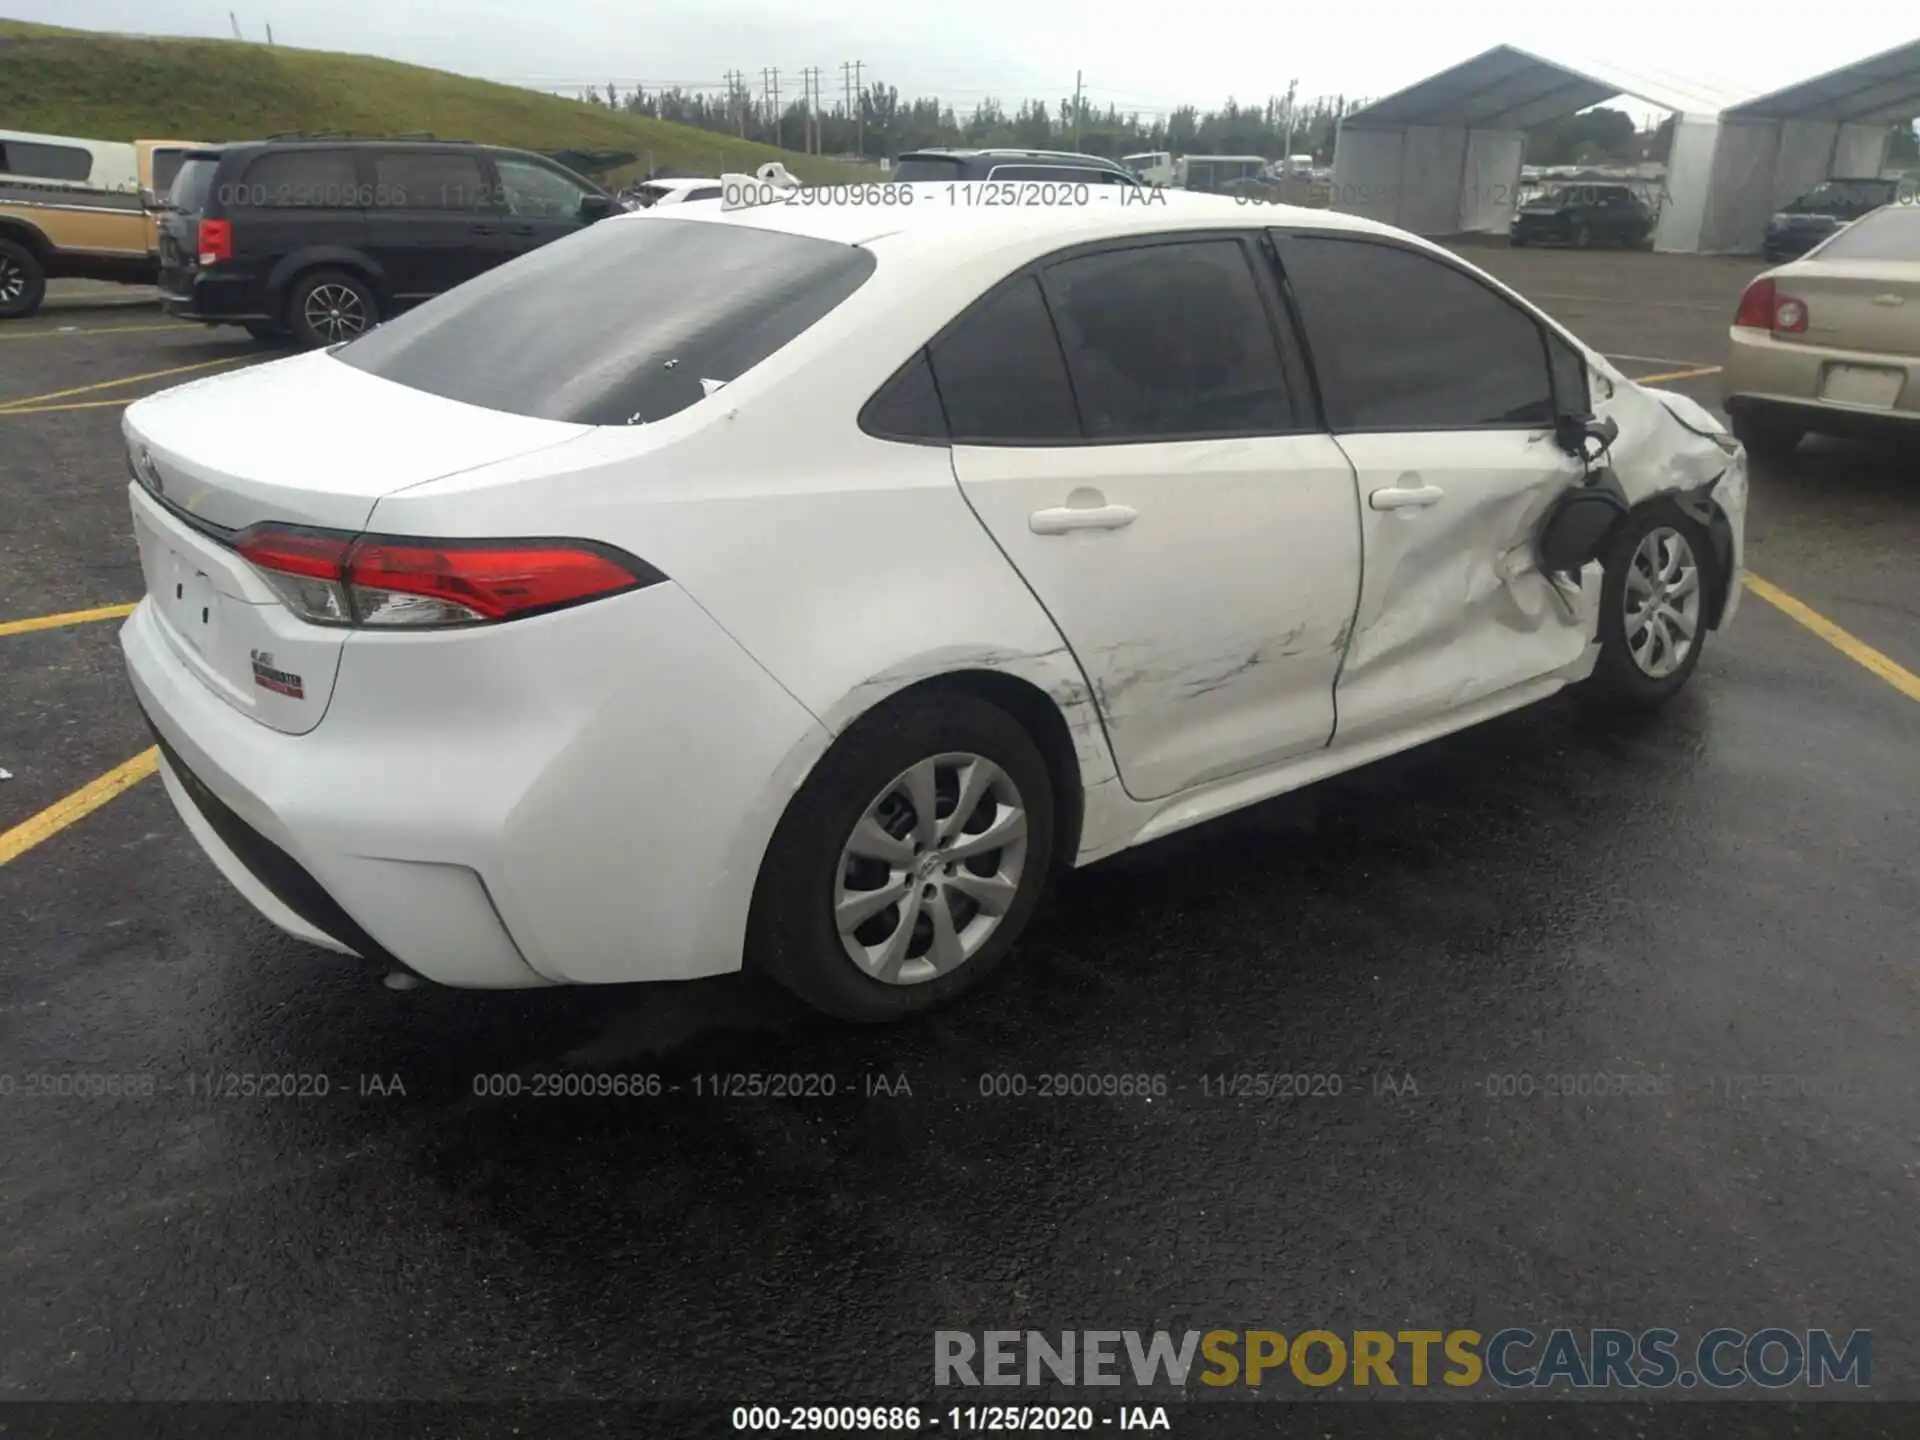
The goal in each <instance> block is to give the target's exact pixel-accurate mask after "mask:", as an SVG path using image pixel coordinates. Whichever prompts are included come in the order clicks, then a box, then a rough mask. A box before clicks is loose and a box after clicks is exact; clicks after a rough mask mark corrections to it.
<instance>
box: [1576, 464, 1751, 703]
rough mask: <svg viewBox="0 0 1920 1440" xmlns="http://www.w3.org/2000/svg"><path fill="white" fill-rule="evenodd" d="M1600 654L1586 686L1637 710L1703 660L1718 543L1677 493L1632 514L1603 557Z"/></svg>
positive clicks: (1669, 691) (1668, 694) (1676, 685)
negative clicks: (1684, 507) (1680, 502)
mask: <svg viewBox="0 0 1920 1440" xmlns="http://www.w3.org/2000/svg"><path fill="white" fill-rule="evenodd" d="M1603 561H1604V564H1605V567H1606V577H1605V579H1604V580H1603V581H1602V582H1601V586H1600V659H1599V661H1598V662H1597V663H1596V664H1595V665H1594V668H1593V675H1592V677H1591V678H1590V679H1589V680H1588V682H1587V693H1588V694H1589V696H1591V697H1592V698H1594V699H1597V700H1599V701H1601V702H1603V703H1606V704H1610V705H1616V706H1625V707H1629V708H1636V709H1647V708H1651V707H1653V706H1656V705H1660V704H1663V703H1664V702H1666V701H1667V700H1670V699H1672V698H1673V696H1675V695H1677V694H1678V693H1679V692H1680V691H1681V690H1682V689H1683V688H1684V687H1685V686H1686V683H1687V681H1688V680H1689V679H1690V678H1691V677H1692V675H1693V672H1694V669H1695V667H1696V666H1698V665H1699V663H1700V652H1701V650H1702V649H1703V648H1704V646H1705V645H1706V640H1707V617H1708V613H1709V606H1710V605H1711V603H1712V599H1713V597H1714V596H1715V595H1716V594H1718V593H1719V576H1718V574H1717V573H1716V569H1715V567H1716V564H1717V562H1716V560H1715V556H1714V549H1713V542H1712V540H1711V539H1710V538H1709V536H1708V535H1707V532H1706V531H1705V530H1704V529H1703V528H1702V527H1701V526H1700V524H1699V522H1698V521H1696V520H1695V519H1694V518H1693V517H1692V516H1690V515H1688V514H1687V513H1686V512H1685V511H1684V510H1682V509H1681V508H1680V507H1679V506H1678V505H1676V504H1674V503H1673V502H1672V501H1671V500H1656V501H1653V502H1652V503H1650V504H1647V505H1643V506H1641V507H1640V508H1639V509H1637V510H1632V511H1629V512H1628V513H1627V515H1626V516H1625V518H1623V519H1622V520H1621V521H1620V524H1619V528H1618V529H1617V530H1616V531H1615V532H1614V535H1613V538H1612V539H1611V540H1609V541H1608V542H1607V547H1606V553H1605V555H1604V557H1603Z"/></svg>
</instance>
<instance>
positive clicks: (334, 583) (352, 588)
mask: <svg viewBox="0 0 1920 1440" xmlns="http://www.w3.org/2000/svg"><path fill="white" fill-rule="evenodd" d="M237 548H238V549H239V551H240V553H241V555H243V556H244V557H246V559H247V560H248V561H249V562H250V563H251V564H252V565H253V566H254V567H255V568H256V569H257V570H259V571H260V573H261V576H262V577H263V578H264V579H265V580H266V581H267V583H268V584H269V585H271V586H272V587H273V589H274V592H275V593H276V594H277V595H279V597H280V598H281V600H282V601H284V602H285V603H286V605H287V607H288V608H289V609H290V610H292V611H293V612H294V613H295V614H296V615H299V616H300V617H301V618H302V619H304V620H310V621H312V622H314V623H315V624H319V625H364V626H385V627H396V626H406V627H414V628H420V627H434V626H445V625H475V624H487V623H490V622H495V621H501V620H514V619H518V618H519V617H521V616H523V615H534V614H539V613H541V612H543V611H547V610H557V609H560V608H561V607H563V606H567V605H578V604H580V603H581V602H582V601H585V600H597V599H600V598H602V597H603V596H607V595H618V594H620V593H622V592H623V591H627V590H635V589H638V588H640V587H641V586H643V585H651V584H654V583H655V582H657V581H659V580H663V579H665V578H666V577H665V576H663V575H661V574H660V572H659V571H657V570H655V569H654V568H653V567H652V566H650V565H647V564H645V563H644V562H642V561H639V560H636V559H634V558H633V557H632V556H630V555H625V554H622V553H621V552H620V551H618V550H614V549H612V548H611V547H609V546H604V545H595V544H591V543H589V542H586V541H580V540H524V541H474V540H416V539H411V538H405V537H397V536H387V535H363V536H360V537H358V538H355V537H353V536H350V535H343V534H338V533H334V532H326V531H311V530H294V529H278V528H273V527H263V528H260V529H257V530H253V531H249V532H248V533H247V534H245V535H243V536H242V537H241V538H240V541H239V543H238V546H237Z"/></svg>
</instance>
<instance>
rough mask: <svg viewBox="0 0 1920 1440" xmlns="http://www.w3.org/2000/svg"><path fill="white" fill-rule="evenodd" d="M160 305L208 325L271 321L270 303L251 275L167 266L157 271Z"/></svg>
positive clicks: (174, 313)
mask: <svg viewBox="0 0 1920 1440" xmlns="http://www.w3.org/2000/svg"><path fill="white" fill-rule="evenodd" d="M160 309H161V311H162V312H163V313H165V314H167V315H171V316H173V317H174V318H175V319H179V320H203V321H205V322H206V323H207V324H209V325H240V324H245V323H246V322H248V321H255V322H261V321H271V320H272V319H273V318H274V316H273V313H272V312H273V306H272V304H271V303H270V302H269V299H268V297H267V296H265V295H263V294H262V293H261V292H260V287H259V286H258V285H257V284H256V283H255V281H254V279H253V278H252V277H251V276H247V275H223V274H220V273H219V272H217V271H215V272H211V273H209V272H204V271H199V270H186V269H174V268H171V267H169V268H167V269H163V270H162V271H161V272H160Z"/></svg>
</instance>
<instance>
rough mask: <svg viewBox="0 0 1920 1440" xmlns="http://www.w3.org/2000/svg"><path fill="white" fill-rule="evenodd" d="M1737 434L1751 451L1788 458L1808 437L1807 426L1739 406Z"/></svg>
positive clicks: (1757, 455)
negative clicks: (1742, 408)
mask: <svg viewBox="0 0 1920 1440" xmlns="http://www.w3.org/2000/svg"><path fill="white" fill-rule="evenodd" d="M1732 422H1733V438H1734V439H1736V440H1738V441H1739V442H1740V443H1741V444H1742V445H1744V446H1746V447H1747V453H1748V454H1750V455H1753V456H1754V457H1755V458H1757V459H1761V460H1784V459H1786V458H1787V456H1789V455H1791V454H1792V453H1793V449H1794V447H1795V446H1796V445H1798V444H1799V443H1800V442H1801V441H1802V440H1804V439H1805V438H1806V435H1807V427H1806V426H1804V425H1796V424H1794V423H1793V422H1792V421H1790V420H1782V419H1780V418H1779V417H1778V416H1775V415H1768V414H1764V413H1756V412H1754V411H1752V410H1736V411H1735V412H1734V414H1733V416H1732Z"/></svg>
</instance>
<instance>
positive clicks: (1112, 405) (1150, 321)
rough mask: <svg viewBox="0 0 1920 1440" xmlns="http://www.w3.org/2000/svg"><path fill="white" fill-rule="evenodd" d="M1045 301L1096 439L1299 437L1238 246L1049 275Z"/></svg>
mask: <svg viewBox="0 0 1920 1440" xmlns="http://www.w3.org/2000/svg"><path fill="white" fill-rule="evenodd" d="M1046 291H1047V297H1048V299H1049V301H1050V302H1051V308H1052V312H1053V318H1054V322H1055V324H1056V325H1057V326H1058V328H1059V333H1060V342H1061V345H1062V347H1063V348H1064V349H1065V352H1066V357H1067V373H1068V375H1069V376H1071V377H1072V381H1073V391H1074V394H1075V395H1076V396H1077V397H1078V399H1079V403H1080V416H1081V420H1082V422H1083V423H1084V426H1085V431H1086V435H1087V438H1088V439H1091V440H1170V439H1176V438H1187V439H1199V438H1205V437H1212V436H1226V435H1274V434H1280V433H1283V432H1285V431H1287V430H1290V429H1291V428H1293V408H1292V405H1291V402H1290V400H1289V397H1288V392H1287V383H1286V378H1285V372H1284V370H1283V368H1282V365H1281V360H1280V350H1279V346H1278V345H1277V344H1276V342H1275V340H1274V334H1273V327H1272V324H1271V322H1270V321H1269V319H1268V316H1267V309H1266V305H1265V302H1264V301H1263V300H1262V298H1261V294H1260V289H1259V286H1258V285H1257V283H1256V282H1255V280H1254V275H1253V270H1252V268H1251V266H1250V264H1249V262H1248V259H1247V252H1246V247H1245V246H1243V245H1242V244H1241V242H1240V241H1238V240H1235V239H1219V240H1199V241H1189V242H1182V243H1178V244H1157V245H1142V246H1137V247H1133V248H1129V249H1124V250H1106V251H1100V252H1098V253H1095V254H1091V255H1083V256H1078V257H1076V258H1074V259H1070V260H1063V261H1060V262H1059V263H1057V264H1055V265H1052V266H1050V267H1048V269H1047V271H1046Z"/></svg>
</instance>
